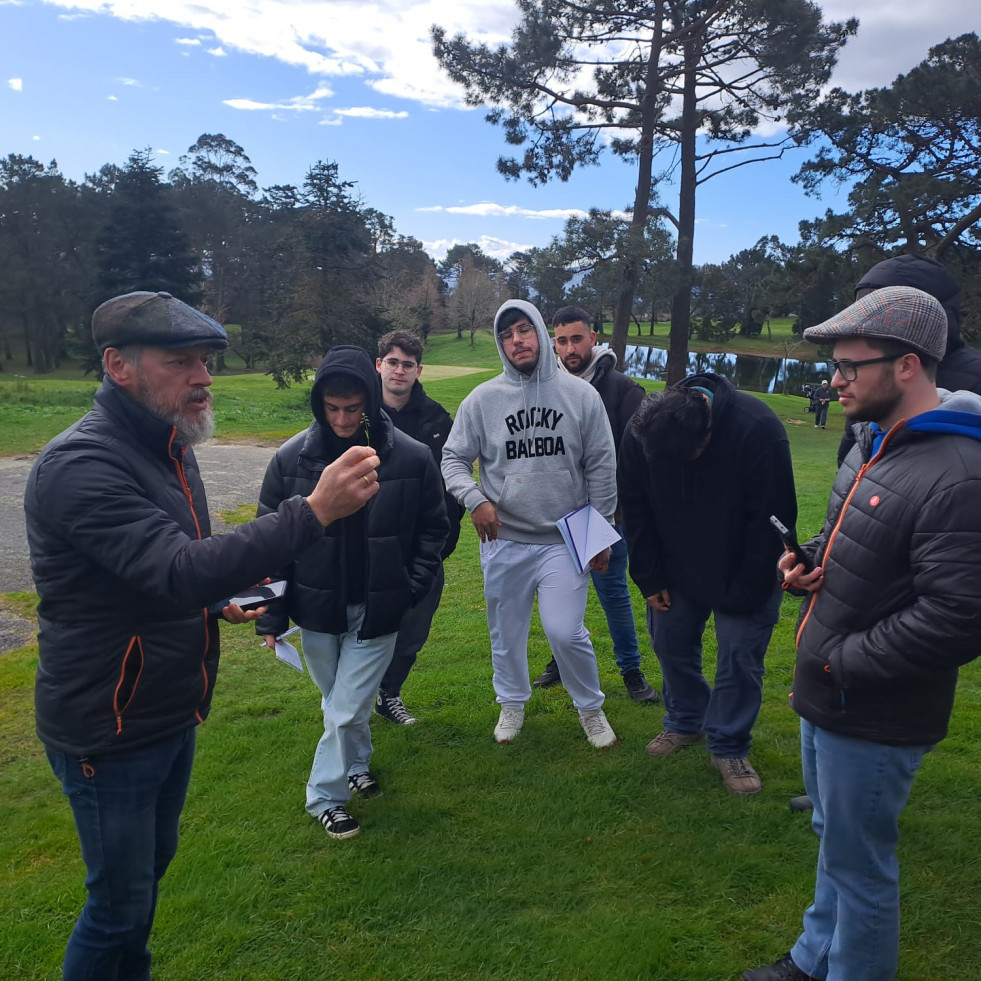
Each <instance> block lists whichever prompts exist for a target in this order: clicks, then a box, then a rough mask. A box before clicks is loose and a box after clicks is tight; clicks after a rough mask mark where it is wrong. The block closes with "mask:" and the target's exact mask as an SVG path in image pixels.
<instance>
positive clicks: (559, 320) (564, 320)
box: [552, 306, 592, 330]
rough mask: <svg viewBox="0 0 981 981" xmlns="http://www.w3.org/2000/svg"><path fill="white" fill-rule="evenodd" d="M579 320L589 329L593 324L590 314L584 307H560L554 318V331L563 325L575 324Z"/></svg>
mask: <svg viewBox="0 0 981 981" xmlns="http://www.w3.org/2000/svg"><path fill="white" fill-rule="evenodd" d="M577 320H581V321H582V322H583V323H584V324H585V325H586V326H587V327H589V325H590V324H591V323H592V321H591V320H590V317H589V314H588V313H586V311H585V310H583V308H582V307H576V306H572V307H560V308H559V309H558V310H556V311H555V315H554V316H553V317H552V330H555V328H556V327H561V326H562V325H563V324H574V323H575V322H576V321H577ZM590 329H592V328H590Z"/></svg>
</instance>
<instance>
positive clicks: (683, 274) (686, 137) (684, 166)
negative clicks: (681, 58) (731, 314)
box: [667, 37, 701, 385]
mask: <svg viewBox="0 0 981 981" xmlns="http://www.w3.org/2000/svg"><path fill="white" fill-rule="evenodd" d="M700 57H701V39H700V38H697V37H696V38H693V39H691V40H690V41H688V42H687V43H686V44H685V62H686V64H687V69H686V71H685V83H684V95H683V104H682V109H681V142H680V145H681V183H680V187H679V192H678V249H677V254H676V258H677V270H678V287H677V289H676V290H675V293H674V297H673V299H672V301H671V333H670V335H669V336H670V341H669V343H668V373H667V384H668V385H674V384H675V383H676V382H679V381H681V379H682V378H684V377H685V375H686V374H687V373H688V335H689V327H690V326H691V324H690V321H691V291H692V284H693V281H694V276H693V272H692V254H693V249H694V244H695V188H696V187H697V184H698V181H697V175H696V173H695V137H696V134H697V132H698V123H697V117H696V101H695V100H696V94H697V93H696V88H695V82H696V75H695V70H696V68H697V66H698V62H699V59H700Z"/></svg>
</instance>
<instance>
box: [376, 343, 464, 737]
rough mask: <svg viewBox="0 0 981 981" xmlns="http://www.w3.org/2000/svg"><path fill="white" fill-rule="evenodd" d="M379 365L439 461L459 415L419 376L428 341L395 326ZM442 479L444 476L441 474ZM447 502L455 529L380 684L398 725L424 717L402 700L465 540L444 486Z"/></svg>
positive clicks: (399, 413)
mask: <svg viewBox="0 0 981 981" xmlns="http://www.w3.org/2000/svg"><path fill="white" fill-rule="evenodd" d="M375 368H376V369H377V371H378V376H379V378H380V379H381V393H382V405H383V406H384V408H385V412H386V413H387V414H388V416H389V418H390V419H391V420H392V422H393V423H394V425H395V428H396V429H398V430H400V431H401V432H403V433H405V434H406V435H407V436H411V437H412V438H413V439H415V440H418V441H419V442H420V443H423V444H425V445H426V446H428V447H429V452H430V453H432V455H433V460H435V462H436V466H437V467H439V465H440V464H441V463H442V460H443V444H444V443H445V442H446V437H447V436H449V434H450V429H451V427H452V426H453V421H452V420H451V419H450V414H449V413H448V412H447V411H446V409H444V408H443V407H442V406H441V405H440V404H439V402H435V401H433V399H431V398H429V396H427V395H426V392H425V390H424V389H423V387H422V383H421V382H420V381H419V376H420V375H421V374H422V341H420V340H419V338H418V337H416V335H415V334H410V333H409V332H408V331H406V330H393V331H391V332H390V333H388V334H385V336H384V337H382V338H380V339H379V341H378V357H377V358H376V359H375ZM441 479H442V478H441ZM443 503H444V504H445V505H446V515H447V517H448V518H449V522H450V532H449V535H447V537H446V544H445V545H444V546H443V551H442V552H441V553H440V564H439V569H438V570H437V571H436V578H435V580H434V581H433V586H432V589H430V590H429V592H428V593H427V594H426V596H425V598H424V599H422V600H420V601H419V602H418V603H417V604H416V605H415V606H414V607H412V608H411V609H410V610H409V611H408V612H407V613H406V614H405V616H404V617H403V618H402V622H401V623H400V624H399V635H398V639H397V640H396V641H395V650H394V652H393V653H392V662H391V664H389V666H388V669H387V670H386V671H385V675H384V677H383V678H382V680H381V685H380V686H379V688H378V697H377V698H376V699H375V712H376V713H377V714H378V715H380V716H381V717H382V718H383V719H388V720H389V721H390V722H395V723H396V724H398V725H403V726H411V725H413V724H414V723H416V722H418V721H419V720H418V719H416V718H415V717H414V716H413V715H412V714H411V713H410V712H409V711H408V709H406V707H405V704H404V703H403V701H402V685H403V684H404V683H405V679H406V678H408V676H409V672H410V671H411V670H412V665H413V664H415V663H416V656H417V655H418V653H419V651H421V650H422V647H423V645H424V644H425V643H426V640H427V639H428V638H429V631H430V628H431V627H432V624H433V617H434V616H435V615H436V610H437V609H438V608H439V601H440V599H441V598H442V596H443V582H444V577H443V562H445V561H446V560H447V559H448V558H449V557H450V555H451V554H452V552H453V549H455V548H456V543H457V542H458V541H459V540H460V519H461V518H462V517H463V508H462V507H461V506H460V505H459V504H458V503H457V500H456V498H455V497H453V495H452V494H450V493H448V492H447V490H446V488H445V486H444V488H443Z"/></svg>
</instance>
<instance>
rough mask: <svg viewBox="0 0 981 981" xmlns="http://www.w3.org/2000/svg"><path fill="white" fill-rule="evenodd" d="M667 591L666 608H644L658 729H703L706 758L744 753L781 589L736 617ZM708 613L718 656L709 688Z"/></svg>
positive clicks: (758, 701) (749, 741) (757, 707)
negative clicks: (659, 712)
mask: <svg viewBox="0 0 981 981" xmlns="http://www.w3.org/2000/svg"><path fill="white" fill-rule="evenodd" d="M669 592H670V595H671V609H670V610H668V611H667V612H666V613H657V612H655V611H654V610H652V609H651V608H650V607H648V608H647V629H648V630H649V631H650V634H651V646H652V647H653V648H654V653H655V654H657V659H658V661H659V662H660V664H661V677H662V679H663V692H662V694H663V698H664V707H665V709H666V710H667V711H666V712H665V715H664V728H665V729H668V730H670V731H671V732H681V733H685V734H689V735H690V734H694V733H697V732H704V733H705V738H706V742H707V744H708V749H709V752H710V753H712V754H713V755H714V756H723V757H727V758H728V757H744V756H747V755H749V748H750V746H751V745H752V742H753V739H752V731H753V725H754V723H755V722H756V716H757V715H759V711H760V704H761V702H762V700H763V658H764V655H765V654H766V648H767V645H768V644H769V643H770V635H771V634H772V633H773V627H774V625H775V624H776V622H777V619H778V617H779V612H780V602H781V600H782V599H783V591H782V590H781V589H780V588H779V586H774V590H773V595H772V596H771V597H770V598H769V599H768V600H767V601H766V603H765V604H763V606H761V607H760V609H758V610H756V611H755V612H754V613H746V614H742V615H740V616H734V615H732V614H730V613H723V612H721V611H720V610H715V611H713V610H712V608H711V607H710V606H706V605H705V604H704V603H699V602H698V601H696V600H693V599H691V598H690V597H688V596H686V595H685V594H684V593H682V592H681V591H680V590H677V589H672V590H669ZM713 612H714V613H715V638H716V641H717V647H718V656H717V659H716V668H715V685H714V686H710V685H709V683H708V682H707V681H706V680H705V676H704V675H703V674H702V634H703V633H704V632H705V624H706V623H707V622H708V618H709V615H710V614H711V613H713Z"/></svg>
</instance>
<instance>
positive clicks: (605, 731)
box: [579, 709, 620, 749]
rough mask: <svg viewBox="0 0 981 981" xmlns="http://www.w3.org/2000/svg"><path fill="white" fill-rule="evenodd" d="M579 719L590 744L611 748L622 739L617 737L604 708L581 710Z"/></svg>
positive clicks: (599, 747)
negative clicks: (607, 719)
mask: <svg viewBox="0 0 981 981" xmlns="http://www.w3.org/2000/svg"><path fill="white" fill-rule="evenodd" d="M579 721H580V722H581V723H582V728H583V732H585V733H586V738H587V739H588V740H589V745H590V746H595V747H596V748H597V749H609V748H610V747H611V746H615V745H616V744H617V743H618V742H619V741H620V740H619V739H617V734H616V733H615V732H614V731H613V727H612V726H611V725H610V723H609V722H607V721H606V715H605V714H604V712H603V710H602V709H586V710H585V711H582V710H580V712H579Z"/></svg>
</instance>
